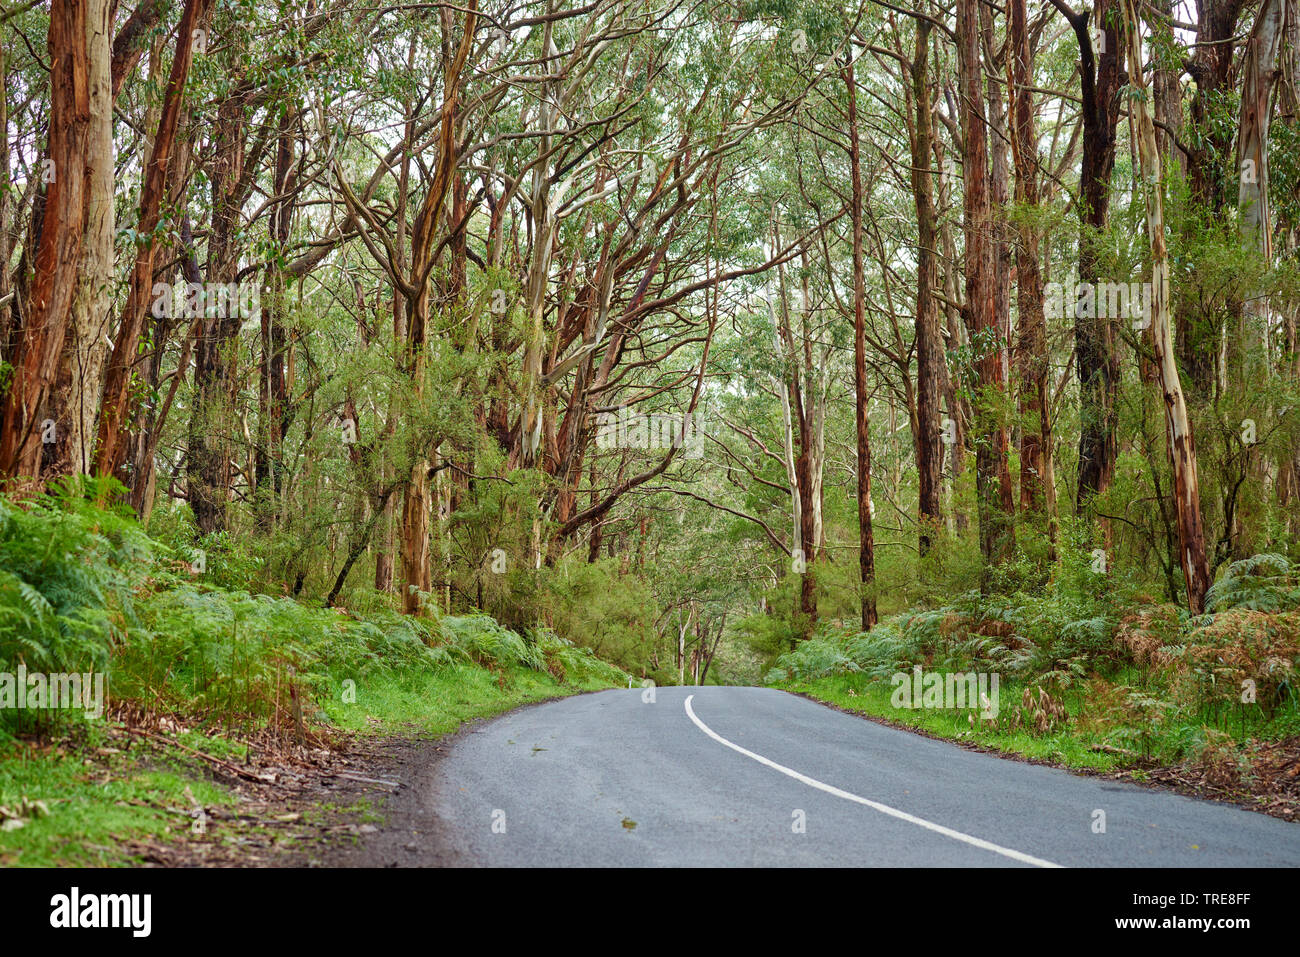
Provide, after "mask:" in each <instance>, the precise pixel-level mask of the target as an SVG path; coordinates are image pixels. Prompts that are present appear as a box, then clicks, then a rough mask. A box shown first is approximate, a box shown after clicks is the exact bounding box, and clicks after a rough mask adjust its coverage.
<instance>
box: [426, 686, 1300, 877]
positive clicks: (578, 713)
mask: <svg viewBox="0 0 1300 957" xmlns="http://www.w3.org/2000/svg"><path fill="white" fill-rule="evenodd" d="M435 777H436V780H435V781H434V791H433V794H432V803H433V809H434V810H435V812H436V816H437V817H438V819H439V828H438V830H439V832H440V840H441V841H442V843H443V844H444V845H445V849H446V851H447V852H449V857H450V858H451V860H453V861H455V862H457V863H467V864H481V865H491V866H557V865H581V866H596V867H607V866H620V865H630V866H660V865H667V866H694V865H699V866H777V865H791V866H817V867H837V866H843V867H862V866H879V867H908V866H940V867H943V866H951V867H962V866H1009V867H1089V866H1110V867H1130V866H1133V867H1179V866H1199V867H1206V866H1210V867H1213V866H1220V865H1233V866H1245V867H1275V866H1297V865H1300V825H1297V824H1290V823H1287V822H1284V821H1280V820H1276V819H1274V818H1269V817H1265V816H1264V815H1262V814H1256V813H1253V812H1250V811H1244V810H1241V809H1239V808H1235V807H1231V806H1227V805H1221V804H1214V803H1210V802H1206V801H1197V800H1193V799H1190V798H1185V797H1180V796H1178V795H1175V794H1171V793H1167V792H1162V791H1155V790H1148V789H1145V788H1140V787H1137V786H1135V785H1130V784H1124V783H1119V782H1112V781H1106V780H1102V779H1098V778H1090V777H1082V776H1079V775H1074V774H1070V773H1068V772H1065V771H1059V770H1056V769H1053V768H1047V767H1040V766H1036V765H1030V764H1025V763H1022V762H1019V761H1013V760H1005V759H1000V758H996V757H991V756H989V755H985V754H979V753H976V752H972V751H966V750H963V749H962V748H959V747H956V746H954V745H951V744H946V743H944V742H940V741H934V740H931V739H929V738H925V737H922V736H920V735H915V734H909V733H907V732H905V731H898V730H895V729H893V728H889V727H886V726H884V725H880V724H876V723H875V722H872V721H866V720H863V719H862V718H858V717H855V716H852V715H847V714H843V713H841V712H838V711H835V710H833V709H831V708H827V707H824V706H822V705H819V704H816V703H814V702H812V701H809V700H807V699H804V698H800V697H798V696H796V695H791V694H787V693H785V692H782V691H775V690H772V689H768V688H720V687H702V688H700V687H697V688H658V689H655V700H654V701H653V703H651V702H646V701H644V700H643V694H642V691H641V690H640V689H634V690H627V691H623V690H618V691H603V692H599V693H597V694H587V695H579V696H577V697H573V698H566V699H564V700H562V701H557V702H553V703H550V704H544V705H538V706H535V707H530V708H523V709H521V710H518V711H514V712H511V713H510V714H507V715H505V716H503V717H500V718H497V719H495V720H493V721H490V722H487V723H486V724H482V725H479V726H477V727H476V728H473V729H471V730H469V731H467V732H464V733H462V734H461V735H460V736H459V737H458V738H456V740H455V744H454V745H453V747H452V748H451V751H450V753H449V754H448V756H447V757H446V758H444V759H443V760H442V761H440V762H438V763H437V765H436V771H435ZM1097 811H1104V812H1105V832H1104V833H1095V832H1094V827H1095V822H1096V821H1098V820H1099V818H1098V816H1097V815H1096V813H1095V812H1097Z"/></svg>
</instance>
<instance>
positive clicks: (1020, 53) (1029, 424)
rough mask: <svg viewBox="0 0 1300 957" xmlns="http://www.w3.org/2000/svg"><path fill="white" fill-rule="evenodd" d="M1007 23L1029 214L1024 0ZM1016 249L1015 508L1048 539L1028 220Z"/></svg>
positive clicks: (1038, 316) (1033, 202) (1032, 187)
mask: <svg viewBox="0 0 1300 957" xmlns="http://www.w3.org/2000/svg"><path fill="white" fill-rule="evenodd" d="M1010 14H1011V16H1010V20H1011V55H1010V61H1011V64H1010V65H1011V100H1012V120H1011V122H1012V134H1013V135H1012V138H1011V152H1012V156H1013V157H1014V162H1015V167H1016V203H1017V205H1019V206H1020V207H1021V208H1022V210H1024V211H1028V210H1032V209H1034V208H1036V207H1037V206H1038V137H1037V134H1036V133H1035V130H1034V99H1033V93H1032V92H1031V91H1030V87H1031V86H1032V83H1033V54H1032V53H1031V51H1030V48H1029V30H1028V24H1027V22H1026V15H1025V0H1010ZM1019 234H1020V235H1019V240H1020V241H1019V244H1018V245H1017V247H1016V311H1017V313H1018V318H1019V335H1018V336H1017V340H1016V360H1017V361H1016V365H1017V367H1018V372H1019V376H1020V428H1021V439H1020V508H1021V510H1022V511H1026V512H1030V513H1032V514H1037V515H1044V516H1045V517H1046V519H1047V525H1048V528H1047V531H1048V538H1049V541H1050V542H1052V543H1053V544H1054V543H1055V541H1056V526H1055V521H1054V516H1053V515H1052V514H1051V510H1050V508H1049V503H1050V502H1052V501H1054V500H1055V494H1054V493H1053V492H1052V491H1051V490H1050V489H1049V482H1050V480H1051V475H1052V470H1051V468H1050V466H1049V463H1048V460H1049V459H1050V458H1051V455H1052V438H1051V436H1052V430H1051V421H1050V408H1049V400H1050V392H1049V389H1048V368H1049V366H1048V356H1047V320H1046V318H1045V316H1044V313H1043V284H1042V277H1041V275H1040V273H1039V267H1038V248H1039V238H1038V231H1037V229H1035V228H1034V226H1033V224H1032V223H1031V222H1030V221H1029V220H1028V218H1027V216H1021V217H1020V225H1019Z"/></svg>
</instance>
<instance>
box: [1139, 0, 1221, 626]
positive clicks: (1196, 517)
mask: <svg viewBox="0 0 1300 957" xmlns="http://www.w3.org/2000/svg"><path fill="white" fill-rule="evenodd" d="M1121 2H1122V4H1123V10H1124V19H1125V23H1126V25H1127V28H1128V30H1127V46H1128V63H1129V82H1130V83H1132V84H1133V85H1134V87H1135V89H1136V90H1137V92H1138V94H1139V95H1138V96H1135V97H1134V98H1133V100H1132V104H1133V111H1134V118H1135V121H1136V127H1137V130H1136V133H1137V146H1138V156H1139V159H1140V161H1141V166H1142V182H1143V184H1144V186H1145V191H1146V209H1147V237H1148V239H1149V241H1150V243H1151V324H1152V330H1153V333H1154V335H1153V339H1154V343H1155V361H1156V369H1157V375H1158V378H1159V382H1160V391H1161V393H1162V395H1163V396H1164V405H1165V435H1166V439H1167V442H1168V450H1169V461H1170V465H1171V466H1172V469H1173V476H1174V507H1175V509H1176V514H1177V518H1178V544H1179V560H1180V563H1181V564H1182V568H1183V577H1184V579H1185V580H1186V584H1187V606H1188V608H1189V609H1190V610H1191V612H1192V614H1195V615H1199V614H1201V613H1202V612H1204V610H1205V592H1206V590H1207V589H1208V588H1209V587H1210V574H1209V568H1208V565H1207V562H1206V557H1205V531H1204V529H1203V528H1202V524H1201V493H1200V486H1199V483H1198V481H1197V470H1196V441H1195V438H1194V437H1193V435H1192V425H1191V422H1190V421H1189V420H1188V417H1187V403H1186V402H1185V401H1184V398H1183V386H1182V382H1181V381H1180V379H1179V376H1178V365H1177V362H1176V361H1175V357H1174V342H1173V331H1172V329H1171V327H1170V311H1169V250H1168V248H1167V247H1166V245H1165V213H1164V195H1163V190H1164V186H1163V183H1162V182H1161V176H1160V151H1159V149H1158V148H1157V146H1156V132H1155V124H1154V123H1153V122H1152V118H1151V112H1150V109H1149V107H1148V105H1147V84H1146V79H1145V77H1144V76H1143V74H1142V35H1141V21H1140V19H1139V17H1138V13H1137V9H1136V8H1135V7H1134V5H1133V4H1134V0H1121Z"/></svg>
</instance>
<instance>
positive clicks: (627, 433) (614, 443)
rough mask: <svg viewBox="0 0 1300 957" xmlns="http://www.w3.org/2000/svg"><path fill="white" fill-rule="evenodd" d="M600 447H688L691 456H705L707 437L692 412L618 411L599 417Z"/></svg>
mask: <svg viewBox="0 0 1300 957" xmlns="http://www.w3.org/2000/svg"><path fill="white" fill-rule="evenodd" d="M596 447H597V448H600V449H670V448H673V449H684V450H685V451H684V454H685V456H686V457H687V458H688V459H698V458H700V457H702V456H703V455H704V436H703V434H702V433H701V432H700V429H699V427H698V426H697V425H696V423H695V418H694V416H692V415H691V413H690V412H682V413H680V414H678V413H671V412H633V411H632V410H630V409H628V407H627V406H625V405H620V406H619V407H618V411H617V412H601V413H600V414H598V415H597V416H596Z"/></svg>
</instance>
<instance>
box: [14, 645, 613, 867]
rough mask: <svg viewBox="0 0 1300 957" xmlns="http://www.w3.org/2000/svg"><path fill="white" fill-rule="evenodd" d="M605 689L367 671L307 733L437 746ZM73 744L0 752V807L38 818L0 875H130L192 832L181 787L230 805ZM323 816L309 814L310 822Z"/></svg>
mask: <svg viewBox="0 0 1300 957" xmlns="http://www.w3.org/2000/svg"><path fill="white" fill-rule="evenodd" d="M502 676H504V687H503V686H502V680H501V679H502ZM615 683H616V682H614V681H612V680H611V675H610V674H609V673H605V672H604V671H603V670H598V672H596V673H593V672H579V673H578V674H577V675H576V677H575V680H573V681H564V682H561V681H558V680H556V678H555V677H553V676H552V675H551V674H550V673H549V672H544V671H542V672H539V671H536V670H534V669H532V668H529V667H525V666H521V665H505V666H502V667H498V668H496V669H490V668H487V667H480V666H478V665H476V664H473V663H456V664H450V665H445V666H443V667H440V668H436V669H432V670H430V669H418V670H411V671H394V670H375V671H374V672H373V673H371V674H369V675H367V676H365V677H363V678H361V679H360V680H359V681H358V682H357V683H356V687H355V692H356V701H355V703H346V702H344V700H343V697H344V695H343V690H344V689H343V684H342V682H341V681H335V682H333V683H332V687H331V688H330V694H329V696H328V697H326V698H324V699H323V700H320V701H318V705H319V706H320V712H319V713H318V714H316V715H315V717H316V719H317V720H316V721H315V722H313V723H315V724H320V725H324V726H328V727H332V728H337V729H340V730H344V731H353V732H359V733H362V734H374V735H387V734H411V733H418V734H427V735H430V736H438V735H443V734H448V733H451V732H454V731H456V730H457V729H458V728H459V727H460V726H461V724H462V723H464V722H466V721H470V720H473V719H475V718H487V717H491V716H493V715H497V714H501V713H503V712H505V711H509V710H510V709H512V708H515V707H518V706H520V705H523V704H529V703H532V702H537V701H544V700H547V699H550V698H555V697H560V696H564V695H570V694H576V693H579V692H581V691H591V690H598V689H601V688H608V687H613V686H614V684H615ZM76 737H77V738H78V741H77V743H76V744H75V745H74V744H61V745H50V746H45V747H39V748H38V747H36V746H34V745H31V744H27V743H23V742H21V741H16V740H11V741H9V742H8V743H7V744H6V745H4V747H3V749H0V806H6V807H9V808H11V809H15V810H16V809H17V808H18V807H19V806H20V804H23V803H24V802H26V803H27V806H28V807H33V802H37V801H39V802H42V803H43V805H44V807H45V808H46V809H48V813H47V814H40V813H39V812H38V811H31V812H30V814H29V816H26V817H24V825H23V826H22V827H21V828H17V829H14V830H8V831H0V866H6V867H12V866H20V867H51V866H70V865H77V866H100V867H112V866H131V865H133V864H137V863H139V858H138V856H136V855H133V854H131V853H130V852H129V851H128V850H127V849H126V848H125V847H124V846H123V844H124V842H127V841H131V840H140V841H151V842H154V843H164V844H166V843H169V842H173V841H183V840H185V839H186V836H187V834H188V831H189V828H190V824H191V821H192V819H191V818H190V817H189V816H188V813H187V812H188V811H189V809H190V808H191V807H192V804H191V801H190V799H189V797H188V796H187V795H186V793H185V789H186V788H187V787H188V788H189V789H190V793H191V794H193V795H194V798H195V800H197V801H198V802H199V803H200V804H202V805H204V806H207V807H211V806H214V805H216V806H232V805H233V804H234V803H235V799H234V797H233V795H232V794H231V793H230V791H229V790H227V789H226V788H224V787H222V786H220V785H218V784H216V783H213V782H212V781H211V780H209V779H208V778H207V777H206V774H205V771H206V769H205V767H204V766H203V762H201V761H200V760H199V759H198V758H195V757H193V756H192V755H188V754H186V753H185V752H184V751H182V750H180V749H178V748H169V747H167V746H166V745H164V744H161V743H158V742H155V741H150V742H148V743H145V742H140V741H136V742H135V743H133V745H132V747H131V749H130V750H129V751H127V750H121V740H120V738H119V737H117V736H111V735H109V734H107V733H106V729H102V728H101V729H97V730H96V729H92V730H91V731H90V732H89V733H88V734H79V735H77V736H76ZM176 740H177V741H179V742H180V743H182V744H184V745H186V746H188V747H190V748H194V749H196V750H199V751H202V752H204V753H206V754H210V755H213V756H215V757H220V758H224V759H227V760H232V761H239V760H241V759H242V758H243V757H244V753H245V745H244V744H243V743H242V742H241V741H240V740H239V739H238V738H235V737H228V736H225V735H222V734H215V735H212V736H209V735H206V734H200V733H198V732H196V731H184V732H182V733H180V734H178V735H177V737H176ZM330 810H331V808H329V807H327V806H324V805H322V807H321V808H320V809H319V811H320V813H321V814H322V815H325V814H326V812H328V811H330ZM333 810H340V811H344V812H347V813H349V814H351V815H352V816H353V817H354V818H355V820H356V821H357V823H377V822H378V821H380V820H381V819H382V818H381V817H380V815H378V814H377V813H376V812H375V810H374V809H372V808H370V807H369V805H368V804H367V805H365V806H356V807H351V808H342V809H333ZM311 817H312V815H311V814H310V813H308V814H307V818H308V819H309V820H310V819H311Z"/></svg>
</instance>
